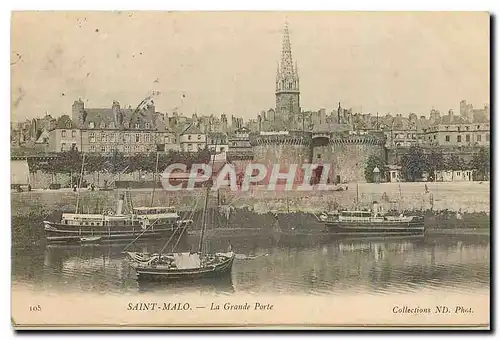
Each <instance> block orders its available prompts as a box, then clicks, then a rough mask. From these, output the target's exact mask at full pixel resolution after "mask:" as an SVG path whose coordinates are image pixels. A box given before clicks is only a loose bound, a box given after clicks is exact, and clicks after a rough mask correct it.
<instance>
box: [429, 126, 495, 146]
mask: <svg viewBox="0 0 500 340" xmlns="http://www.w3.org/2000/svg"><path fill="white" fill-rule="evenodd" d="M423 136H424V137H423V138H424V141H425V143H426V144H427V145H431V146H450V147H457V146H462V147H463V146H468V147H470V146H489V145H490V124H489V123H471V124H464V123H451V124H436V125H432V126H430V127H429V128H427V129H425V130H424V132H423Z"/></svg>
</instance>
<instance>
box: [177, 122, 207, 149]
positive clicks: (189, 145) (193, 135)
mask: <svg viewBox="0 0 500 340" xmlns="http://www.w3.org/2000/svg"><path fill="white" fill-rule="evenodd" d="M179 144H180V149H181V151H186V152H198V151H200V150H203V149H205V148H206V147H207V135H206V134H205V133H203V132H202V131H201V130H200V128H199V127H197V126H196V124H194V123H191V124H189V125H187V126H186V127H185V128H184V130H183V131H182V132H181V134H180V136H179Z"/></svg>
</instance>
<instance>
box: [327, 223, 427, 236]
mask: <svg viewBox="0 0 500 340" xmlns="http://www.w3.org/2000/svg"><path fill="white" fill-rule="evenodd" d="M325 227H326V230H327V231H328V232H330V233H336V234H390V235H394V234H397V235H399V234H401V235H408V234H423V233H425V227H424V221H423V220H417V221H411V222H366V223H362V222H346V221H326V222H325Z"/></svg>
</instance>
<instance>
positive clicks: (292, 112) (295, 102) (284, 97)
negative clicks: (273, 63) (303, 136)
mask: <svg viewBox="0 0 500 340" xmlns="http://www.w3.org/2000/svg"><path fill="white" fill-rule="evenodd" d="M300 112H301V108H300V90H299V76H298V74H297V64H295V67H294V63H293V59H292V44H291V43H290V32H289V30H288V21H285V29H284V30H283V45H282V49H281V62H280V64H279V65H278V69H277V70H276V114H277V115H279V116H281V117H283V118H285V119H287V120H288V121H291V122H294V121H296V118H297V117H298V115H300Z"/></svg>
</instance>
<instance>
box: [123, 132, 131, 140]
mask: <svg viewBox="0 0 500 340" xmlns="http://www.w3.org/2000/svg"><path fill="white" fill-rule="evenodd" d="M123 139H124V140H125V142H128V141H129V140H130V135H129V134H128V133H126V134H125V135H124V136H123Z"/></svg>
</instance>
